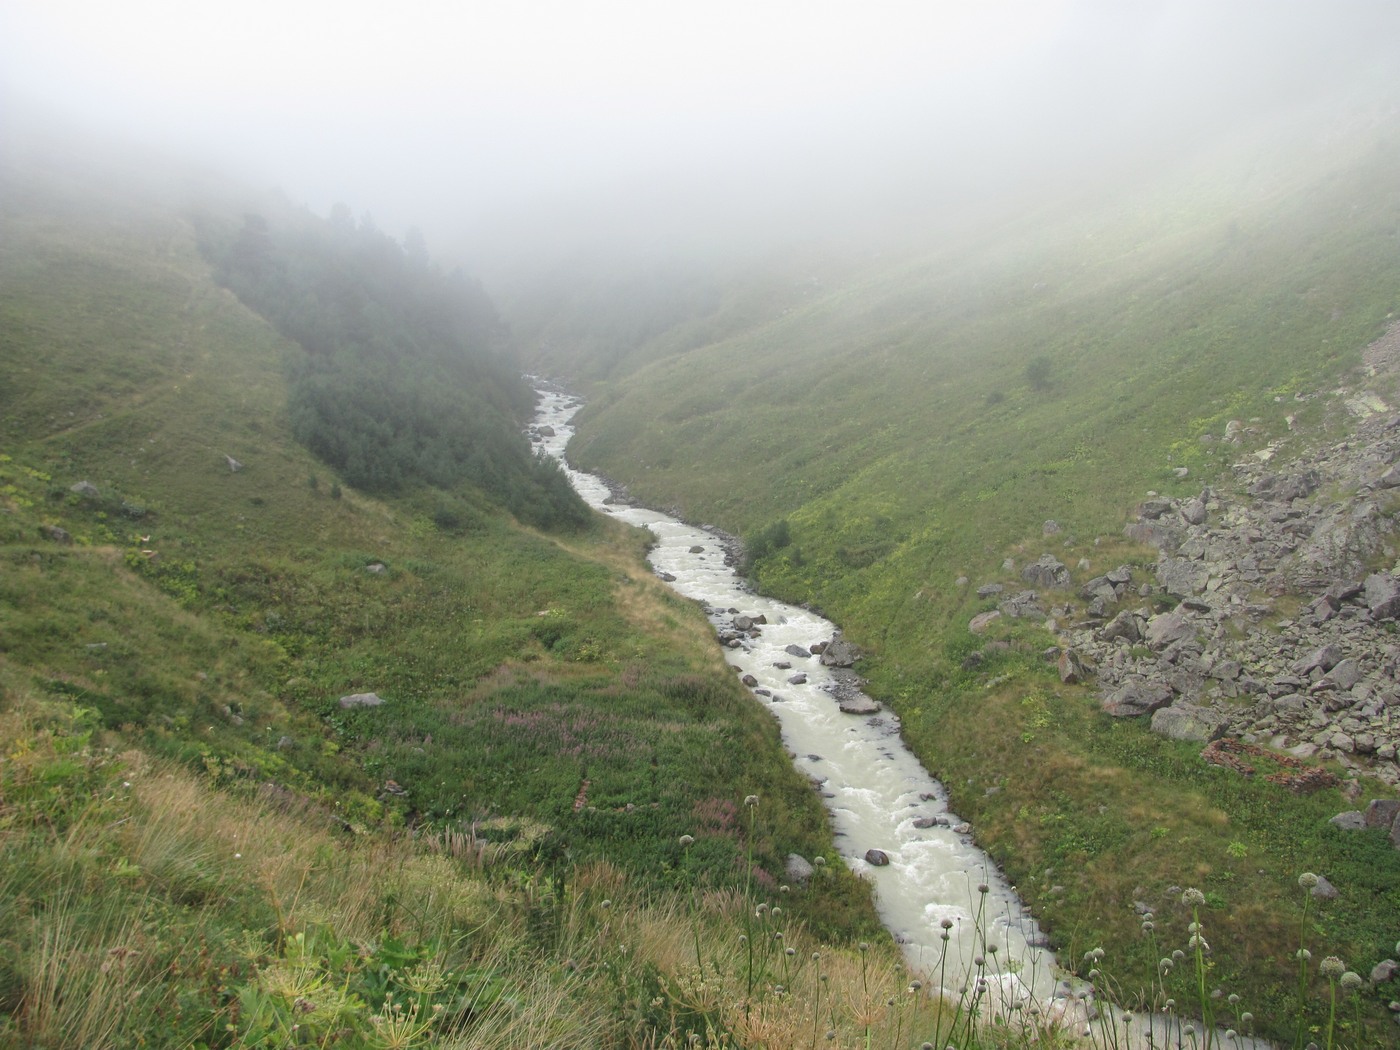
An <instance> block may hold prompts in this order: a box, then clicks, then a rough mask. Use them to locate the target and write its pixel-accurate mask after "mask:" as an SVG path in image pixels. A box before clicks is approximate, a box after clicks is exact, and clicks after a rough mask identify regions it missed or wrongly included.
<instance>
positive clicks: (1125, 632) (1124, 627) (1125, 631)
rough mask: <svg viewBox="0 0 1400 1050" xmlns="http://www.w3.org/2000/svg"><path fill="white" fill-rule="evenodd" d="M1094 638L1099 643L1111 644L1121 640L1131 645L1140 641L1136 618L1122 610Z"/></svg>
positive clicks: (1139, 630) (1140, 631) (1140, 632)
mask: <svg viewBox="0 0 1400 1050" xmlns="http://www.w3.org/2000/svg"><path fill="white" fill-rule="evenodd" d="M1094 637H1095V638H1097V639H1098V640H1099V641H1101V642H1111V641H1114V640H1116V639H1118V638H1121V639H1123V641H1125V642H1129V643H1132V642H1138V641H1141V640H1142V630H1141V628H1139V627H1138V619H1137V617H1136V616H1134V615H1133V614H1132V613H1131V612H1129V611H1128V610H1127V609H1124V610H1123V611H1122V612H1120V613H1119V614H1118V615H1117V616H1115V617H1114V618H1113V619H1111V620H1109V621H1108V623H1106V624H1104V625H1103V627H1102V628H1100V629H1099V632H1098V633H1097V634H1096V635H1094Z"/></svg>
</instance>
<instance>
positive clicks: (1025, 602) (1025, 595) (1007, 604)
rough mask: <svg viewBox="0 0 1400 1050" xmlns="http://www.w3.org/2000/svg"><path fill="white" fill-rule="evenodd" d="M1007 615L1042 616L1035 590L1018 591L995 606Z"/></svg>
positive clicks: (1042, 609)
mask: <svg viewBox="0 0 1400 1050" xmlns="http://www.w3.org/2000/svg"><path fill="white" fill-rule="evenodd" d="M997 608H998V609H999V610H1001V612H1003V613H1005V614H1006V615H1007V616H1044V615H1045V609H1044V608H1043V607H1042V606H1041V604H1040V595H1038V594H1036V593H1035V591H1019V592H1017V593H1016V594H1013V595H1012V596H1011V597H1010V598H1007V599H1006V601H1004V602H1002V603H1001V604H1000V605H998V606H997Z"/></svg>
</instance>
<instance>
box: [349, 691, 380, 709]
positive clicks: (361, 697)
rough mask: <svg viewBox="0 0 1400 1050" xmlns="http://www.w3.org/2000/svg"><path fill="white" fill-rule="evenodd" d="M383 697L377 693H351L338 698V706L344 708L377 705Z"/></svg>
mask: <svg viewBox="0 0 1400 1050" xmlns="http://www.w3.org/2000/svg"><path fill="white" fill-rule="evenodd" d="M383 702H384V698H383V697H382V696H380V695H379V694H378V693H351V694H350V695H349V696H342V697H341V698H340V706H341V708H343V709H345V710H349V709H350V708H352V707H378V706H379V705H380V704H382V703H383Z"/></svg>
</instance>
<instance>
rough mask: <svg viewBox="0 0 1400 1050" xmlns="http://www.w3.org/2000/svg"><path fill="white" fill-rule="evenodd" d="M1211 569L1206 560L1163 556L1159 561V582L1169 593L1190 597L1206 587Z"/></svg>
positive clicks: (1175, 595)
mask: <svg viewBox="0 0 1400 1050" xmlns="http://www.w3.org/2000/svg"><path fill="white" fill-rule="evenodd" d="M1209 580H1210V569H1209V568H1208V567H1207V566H1206V564H1205V563H1204V562H1200V561H1190V560H1188V559H1186V558H1163V559H1162V560H1161V561H1160V562H1158V563H1157V582H1158V583H1159V584H1161V586H1162V589H1163V590H1164V591H1166V592H1167V593H1168V594H1170V595H1173V596H1174V597H1177V598H1189V597H1191V596H1192V595H1193V594H1200V593H1201V592H1202V591H1204V590H1205V589H1206V584H1207V583H1208V582H1209Z"/></svg>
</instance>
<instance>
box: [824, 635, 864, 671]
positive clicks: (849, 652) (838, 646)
mask: <svg viewBox="0 0 1400 1050" xmlns="http://www.w3.org/2000/svg"><path fill="white" fill-rule="evenodd" d="M859 659H860V646H858V645H856V644H855V643H854V642H848V641H846V640H845V639H844V638H833V639H832V640H831V641H829V642H827V643H826V648H825V649H823V650H822V664H823V665H824V666H826V667H850V666H851V665H852V664H854V663H855V662H856V661H857V660H859Z"/></svg>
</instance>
